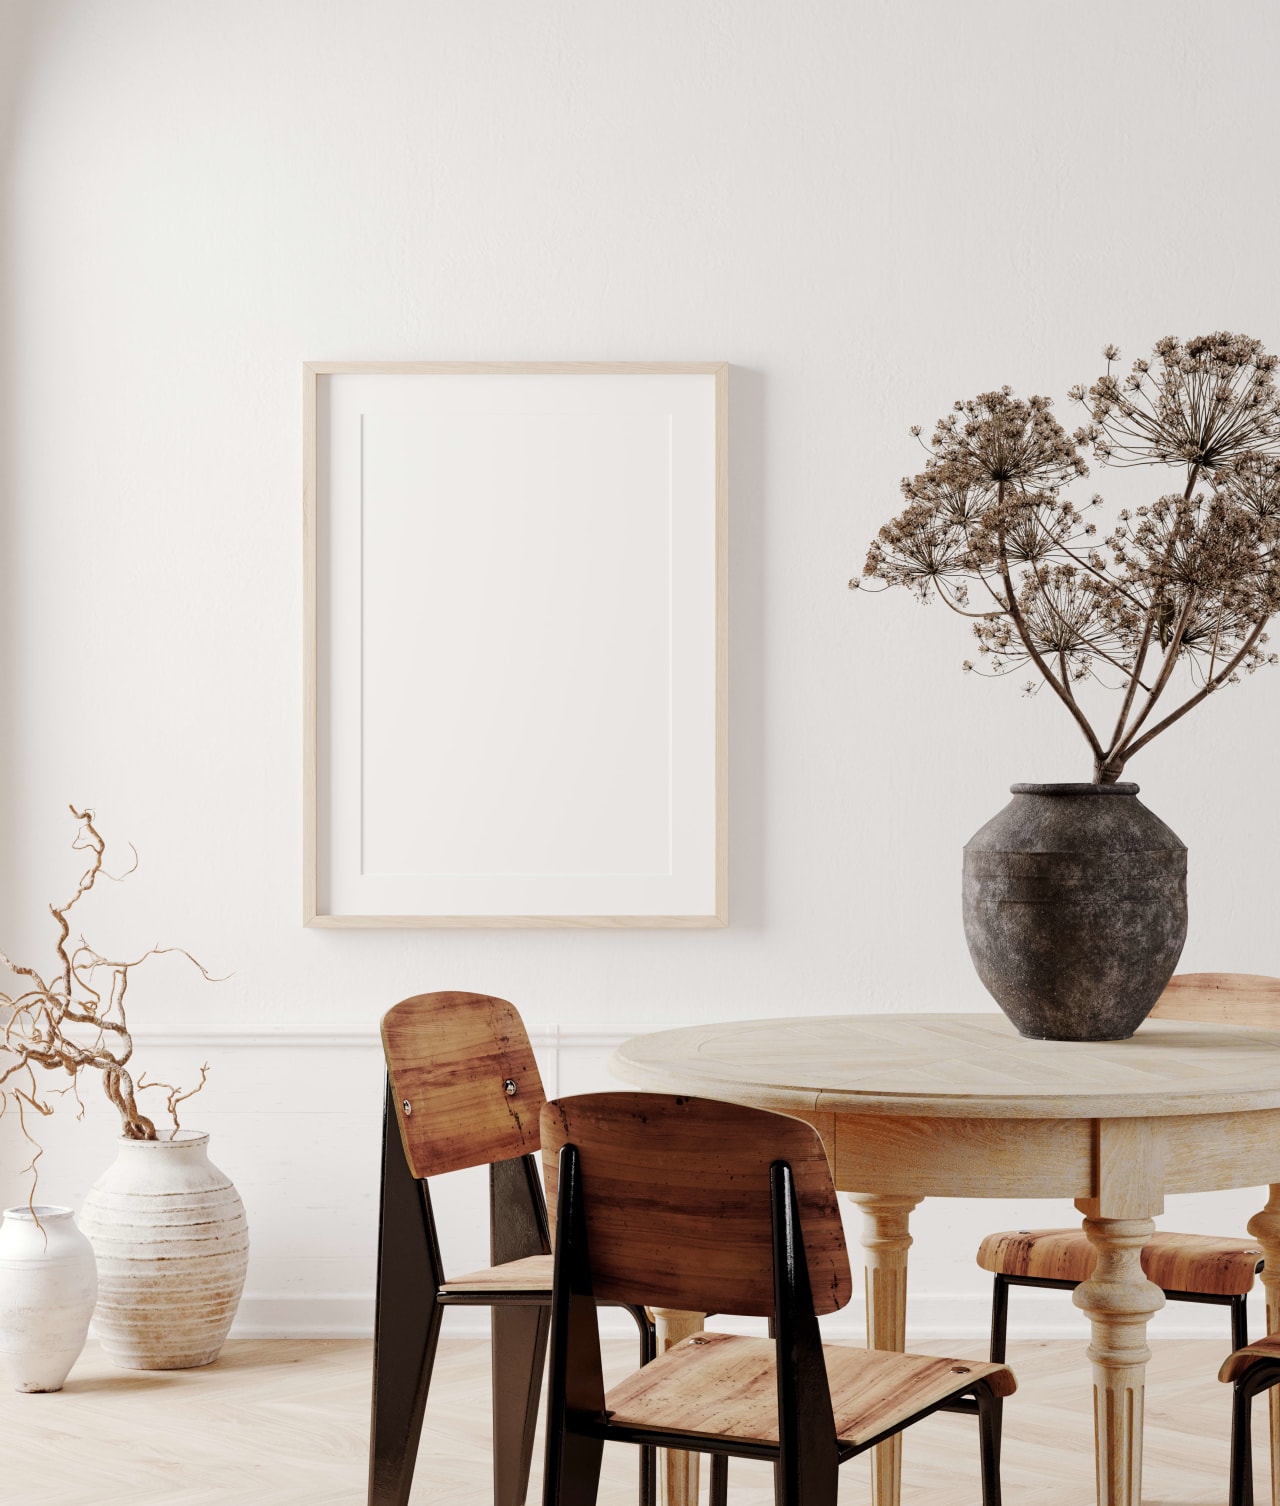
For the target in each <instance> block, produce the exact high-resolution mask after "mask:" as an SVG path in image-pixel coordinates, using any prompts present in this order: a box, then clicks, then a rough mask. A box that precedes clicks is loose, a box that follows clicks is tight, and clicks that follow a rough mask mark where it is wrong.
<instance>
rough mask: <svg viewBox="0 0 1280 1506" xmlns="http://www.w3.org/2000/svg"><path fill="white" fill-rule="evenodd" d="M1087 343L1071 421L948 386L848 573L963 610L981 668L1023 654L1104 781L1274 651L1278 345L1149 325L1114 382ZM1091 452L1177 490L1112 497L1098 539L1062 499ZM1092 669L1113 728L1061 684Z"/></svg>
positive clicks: (1035, 400)
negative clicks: (1144, 344) (1145, 342)
mask: <svg viewBox="0 0 1280 1506" xmlns="http://www.w3.org/2000/svg"><path fill="white" fill-rule="evenodd" d="M1104 355H1105V357H1106V361H1107V369H1106V371H1105V373H1104V374H1103V375H1102V376H1100V377H1099V378H1098V380H1097V381H1096V382H1094V383H1093V385H1092V386H1091V387H1088V388H1086V387H1084V386H1083V385H1081V386H1077V387H1074V388H1072V389H1071V391H1070V397H1071V398H1072V400H1073V401H1075V402H1077V403H1080V404H1082V405H1083V406H1084V407H1085V408H1086V410H1087V412H1088V421H1087V422H1086V423H1085V424H1083V425H1082V426H1081V427H1080V428H1077V429H1076V430H1075V432H1074V433H1072V434H1068V433H1067V432H1066V431H1065V430H1064V429H1063V428H1062V426H1061V425H1060V424H1059V423H1058V422H1057V420H1056V419H1055V418H1054V417H1053V415H1052V413H1051V412H1050V407H1051V401H1050V399H1049V398H1047V397H1032V398H1030V399H1029V400H1026V401H1024V400H1023V399H1021V398H1017V397H1014V396H1013V394H1012V392H1011V390H1010V389H1009V388H1008V387H1004V388H1002V389H1001V390H1000V391H998V392H985V393H982V394H981V395H980V396H978V397H976V398H972V399H970V400H968V401H964V402H957V403H956V404H955V405H954V410H953V411H952V412H951V413H949V414H948V415H947V416H946V417H945V418H943V419H941V420H939V422H938V424H937V427H936V428H935V430H934V433H933V437H932V440H931V441H930V445H929V447H928V449H929V459H928V461H927V463H926V465H925V468H924V470H923V471H922V472H921V473H920V474H919V475H916V476H912V477H908V478H907V479H905V480H904V481H903V483H902V492H903V495H904V496H905V497H906V499H907V504H908V505H907V507H906V508H905V509H904V511H903V512H902V513H901V514H900V515H899V516H898V517H896V518H895V519H894V520H893V521H892V522H891V523H887V524H886V525H885V526H884V527H883V528H882V529H881V530H880V533H879V536H878V537H877V539H876V540H875V542H874V543H873V544H872V545H871V548H870V551H869V553H868V555H867V560H866V564H865V566H864V567H863V572H862V575H861V576H860V577H855V578H854V579H853V580H851V581H850V582H849V585H850V587H851V588H858V587H860V586H861V587H864V588H865V587H866V586H867V585H868V584H869V583H873V582H874V583H878V584H879V585H880V586H881V587H888V586H905V587H906V588H907V589H908V590H910V591H911V592H912V593H913V594H914V595H915V596H916V597H917V598H918V599H919V600H920V601H922V602H929V601H932V600H933V599H935V598H936V599H937V600H939V601H941V602H942V603H943V604H944V605H945V606H947V607H948V608H950V610H951V611H953V612H956V613H958V614H959V615H960V616H963V617H967V618H970V619H971V620H972V622H973V631H974V634H975V636H976V637H977V640H978V653H979V660H980V663H981V664H982V665H983V667H984V668H985V669H986V671H987V672H988V673H991V674H995V675H1000V674H1006V673H1009V672H1011V671H1014V670H1018V669H1026V668H1028V667H1030V668H1032V669H1034V671H1035V673H1036V676H1038V678H1033V679H1032V680H1030V681H1028V682H1027V683H1026V684H1025V686H1024V690H1025V692H1026V693H1027V694H1034V693H1035V692H1036V691H1038V690H1039V689H1040V688H1041V686H1042V685H1048V686H1050V687H1051V689H1052V690H1053V692H1054V693H1055V694H1056V695H1057V696H1058V698H1059V699H1060V700H1061V701H1062V703H1063V704H1064V705H1065V707H1066V708H1067V710H1068V712H1070V714H1071V716H1072V717H1073V718H1074V720H1075V722H1076V724H1077V726H1078V727H1079V728H1080V730H1081V732H1082V733H1083V734H1084V736H1085V738H1086V739H1087V741H1088V743H1089V747H1090V750H1091V751H1092V753H1093V782H1094V783H1095V784H1111V783H1114V782H1115V781H1117V780H1118V779H1119V778H1120V775H1121V773H1122V772H1123V770H1124V768H1125V765H1126V764H1127V763H1128V762H1129V760H1130V759H1132V758H1133V756H1134V755H1135V754H1136V753H1138V752H1140V751H1141V750H1142V749H1143V748H1144V747H1146V745H1147V744H1148V743H1149V742H1151V740H1152V739H1153V738H1155V737H1158V736H1159V735H1160V733H1162V732H1164V731H1165V730H1166V729H1167V728H1169V727H1171V726H1172V725H1173V724H1174V723H1175V722H1177V721H1179V720H1180V719H1181V718H1182V717H1183V716H1185V715H1186V714H1187V712H1189V711H1190V710H1192V708H1193V707H1195V706H1197V705H1199V704H1200V702H1201V701H1203V700H1205V699H1206V697H1208V696H1209V695H1211V694H1212V693H1213V692H1214V691H1215V690H1218V689H1219V688H1221V687H1222V686H1223V685H1228V684H1235V683H1237V682H1238V681H1239V679H1240V677H1241V673H1242V672H1245V673H1252V672H1253V671H1254V670H1255V669H1257V668H1259V666H1261V665H1263V664H1275V663H1276V661H1277V656H1276V655H1275V654H1274V653H1267V652H1266V645H1267V635H1266V631H1265V629H1266V626H1267V623H1268V622H1269V621H1270V619H1271V618H1272V616H1273V615H1274V614H1275V613H1276V612H1277V610H1280V392H1277V389H1276V382H1275V371H1276V364H1277V360H1276V357H1275V356H1272V355H1268V354H1267V352H1266V351H1265V350H1264V349H1263V347H1262V345H1261V344H1260V343H1259V342H1258V341H1257V340H1254V339H1251V338H1249V337H1247V336H1245V335H1233V334H1225V333H1217V334H1212V335H1204V336H1200V337H1198V338H1196V339H1192V340H1187V341H1186V342H1185V343H1184V342H1183V341H1181V340H1178V339H1174V338H1172V337H1170V338H1168V339H1164V340H1161V341H1159V343H1158V344H1157V345H1156V347H1155V350H1154V352H1153V355H1152V357H1151V359H1150V360H1138V361H1135V362H1134V363H1133V367H1132V369H1131V371H1130V372H1129V373H1128V375H1127V376H1125V377H1123V378H1121V377H1120V376H1118V375H1115V374H1113V370H1112V368H1113V365H1114V363H1115V362H1116V361H1117V359H1118V357H1119V351H1118V350H1117V349H1116V348H1115V347H1114V346H1108V347H1107V348H1106V349H1105V351H1104ZM911 432H912V433H913V434H914V435H916V436H917V438H919V436H920V432H921V431H920V429H919V428H915V429H913V430H912V431H911ZM1089 450H1091V451H1092V454H1093V456H1094V457H1095V458H1096V459H1097V460H1098V461H1100V462H1101V463H1102V464H1104V465H1111V466H1147V465H1162V466H1170V467H1173V468H1174V469H1175V470H1176V471H1177V472H1178V473H1179V476H1178V480H1179V483H1180V486H1181V489H1180V490H1173V491H1169V492H1167V493H1164V494H1162V495H1160V496H1158V497H1156V498H1154V500H1152V501H1151V502H1149V503H1147V504H1146V505H1143V506H1140V507H1137V508H1136V509H1134V510H1133V511H1132V512H1131V511H1130V510H1128V509H1122V510H1121V511H1120V512H1119V513H1118V517H1117V522H1116V524H1115V526H1114V527H1113V528H1112V530H1111V531H1110V533H1109V534H1107V535H1106V537H1105V538H1104V539H1103V540H1102V544H1103V545H1105V549H1104V548H1103V547H1102V546H1101V545H1100V544H1099V543H1098V542H1096V541H1095V540H1096V538H1097V534H1098V529H1097V525H1096V524H1094V523H1092V522H1086V521H1085V519H1084V517H1083V515H1082V513H1081V512H1080V510H1079V509H1078V508H1077V506H1076V505H1075V504H1074V503H1073V502H1071V501H1070V500H1069V499H1068V498H1066V497H1065V496H1063V495H1062V492H1063V488H1064V487H1065V486H1066V485H1067V484H1068V483H1070V482H1073V481H1076V480H1078V479H1079V478H1081V477H1083V476H1085V475H1087V474H1088V467H1087V465H1086V463H1085V458H1084V457H1085V453H1086V452H1087V451H1089ZM1101 502H1102V499H1101V498H1100V497H1094V498H1093V499H1092V501H1091V503H1090V504H1089V505H1090V506H1091V507H1097V506H1100V505H1101ZM975 598H976V599H975ZM1179 666H1184V667H1185V668H1186V669H1187V670H1189V671H1190V675H1189V677H1184V679H1183V681H1182V688H1183V691H1184V694H1183V698H1182V699H1181V700H1180V701H1179V702H1178V703H1177V704H1176V705H1174V706H1173V708H1172V709H1171V710H1168V711H1166V713H1165V714H1164V715H1163V716H1161V717H1159V719H1153V713H1154V712H1155V708H1156V706H1157V704H1158V703H1159V702H1160V701H1161V698H1162V697H1163V696H1164V695H1165V693H1166V692H1167V691H1168V690H1169V687H1170V685H1171V683H1173V682H1174V680H1175V676H1174V671H1175V670H1176V669H1177V668H1178V667H1179ZM975 667H976V666H975V665H974V664H973V663H972V662H968V661H967V662H966V663H965V665H964V668H965V669H966V670H974V669H975ZM979 672H981V671H979ZM1089 680H1094V681H1098V682H1100V683H1102V684H1103V685H1106V686H1108V688H1111V689H1118V690H1120V691H1121V692H1122V701H1121V706H1120V713H1119V716H1118V717H1117V719H1116V722H1115V726H1114V729H1113V730H1112V732H1111V734H1110V736H1103V735H1101V734H1100V733H1099V731H1098V730H1096V729H1095V726H1094V723H1093V721H1091V720H1090V717H1089V716H1088V715H1087V714H1086V710H1085V708H1084V706H1082V704H1081V700H1080V697H1079V696H1078V695H1077V693H1076V687H1077V686H1079V685H1080V684H1081V682H1082V681H1089ZM1166 704H1168V703H1166ZM1103 725H1105V724H1103Z"/></svg>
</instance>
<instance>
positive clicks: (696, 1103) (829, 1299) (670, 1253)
mask: <svg viewBox="0 0 1280 1506" xmlns="http://www.w3.org/2000/svg"><path fill="white" fill-rule="evenodd" d="M567 1144H573V1145H576V1146H577V1148H578V1151H579V1154H580V1156H581V1163H582V1187H583V1204H584V1207H585V1209H586V1221H587V1245H588V1248H589V1249H590V1251H591V1268H592V1273H593V1280H594V1285H595V1295H596V1297H597V1299H603V1300H606V1301H622V1302H632V1303H643V1304H645V1305H647V1306H649V1307H654V1306H658V1307H668V1308H678V1309H681V1310H682V1311H697V1312H729V1313H739V1314H744V1315H751V1316H758V1317H767V1316H769V1315H770V1314H772V1312H773V1231H772V1223H771V1214H770V1199H769V1167H770V1164H771V1163H772V1162H774V1161H778V1160H782V1161H787V1162H788V1163H790V1166H791V1169H792V1172H793V1173H794V1176H795V1182H796V1189H797V1194H798V1197H799V1202H800V1219H801V1226H802V1228H803V1230H804V1239H805V1249H806V1254H807V1257H808V1264H809V1280H810V1283H811V1285H812V1287H813V1297H814V1308H815V1310H816V1311H817V1312H818V1313H829V1312H834V1311H835V1310H836V1309H837V1308H840V1307H843V1306H844V1305H845V1303H847V1302H848V1300H849V1297H850V1295H851V1291H852V1280H851V1277H850V1273H849V1255H848V1251H847V1249H846V1247H845V1241H844V1229H843V1226H842V1225H841V1222H840V1211H839V1209H838V1207H837V1206H836V1200H835V1191H834V1189H833V1187H832V1184H831V1171H830V1168H829V1166H828V1164H827V1156H826V1151H825V1150H824V1149H823V1145H822V1140H821V1139H820V1137H819V1136H818V1133H817V1131H816V1130H814V1129H813V1128H812V1127H811V1126H810V1125H807V1124H804V1123H802V1122H801V1121H800V1120H798V1119H789V1118H786V1117H785V1116H783V1115H779V1114H765V1113H761V1112H760V1111H759V1110H757V1109H750V1108H743V1107H741V1106H740V1105H737V1104H727V1103H713V1102H710V1101H708V1100H705V1099H696V1098H678V1097H673V1096H670V1095H668V1094H651V1093H590V1094H584V1095H583V1096H582V1097H578V1098H562V1099H560V1100H558V1101H557V1102H555V1103H549V1104H548V1105H547V1106H546V1108H545V1109H544V1110H543V1114H542V1154H543V1169H544V1173H545V1181H546V1187H547V1203H548V1205H549V1206H550V1207H552V1208H554V1207H555V1204H556V1195H557V1186H558V1181H559V1176H558V1165H557V1160H558V1157H559V1154H560V1148H561V1146H563V1145H567Z"/></svg>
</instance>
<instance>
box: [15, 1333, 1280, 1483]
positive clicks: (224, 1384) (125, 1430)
mask: <svg viewBox="0 0 1280 1506" xmlns="http://www.w3.org/2000/svg"><path fill="white" fill-rule="evenodd" d="M605 1347H606V1359H607V1364H608V1368H609V1372H610V1378H612V1377H616V1376H619V1375H621V1374H622V1373H624V1372H625V1370H626V1369H627V1368H628V1367H629V1365H630V1364H631V1362H632V1357H633V1352H634V1346H633V1345H632V1344H630V1343H626V1342H623V1341H620V1340H619V1341H612V1342H609V1343H607V1344H606V1346H605ZM916 1347H917V1348H918V1349H919V1350H920V1351H922V1352H926V1353H935V1354H942V1353H951V1352H953V1351H955V1350H956V1349H957V1348H959V1349H960V1351H961V1352H962V1353H963V1352H964V1346H957V1345H956V1343H955V1341H954V1340H952V1341H950V1342H949V1343H941V1344H930V1345H919V1346H916ZM1153 1352H1154V1358H1153V1360H1152V1363H1151V1367H1150V1370H1149V1377H1148V1388H1147V1438H1146V1470H1145V1486H1144V1491H1143V1497H1144V1501H1145V1503H1146V1506H1222V1503H1223V1502H1224V1501H1225V1500H1226V1482H1227V1449H1228V1438H1229V1391H1228V1388H1227V1387H1226V1386H1222V1385H1219V1383H1218V1382H1217V1381H1216V1380H1215V1379H1214V1376H1215V1373H1216V1370H1217V1366H1218V1364H1219V1363H1220V1361H1221V1359H1222V1350H1221V1346H1219V1345H1217V1344H1214V1343H1212V1342H1206V1341H1199V1340H1197V1341H1194V1342H1192V1341H1186V1342H1167V1343H1159V1342H1157V1343H1156V1344H1155V1345H1153ZM370 1353H371V1350H370V1345H369V1344H367V1343H365V1342H362V1341H356V1340H272V1341H255V1340H239V1341H233V1342H231V1343H230V1344H228V1345H227V1347H226V1349H225V1350H224V1353H223V1357H222V1358H221V1359H220V1360H219V1361H218V1363H217V1364H216V1365H214V1366H212V1367H210V1368H208V1369H205V1370H189V1371H172V1372H168V1373H163V1372H154V1373H138V1372H130V1371H124V1370H117V1369H115V1368H114V1367H113V1366H111V1365H110V1364H108V1363H107V1362H106V1360H104V1359H103V1357H102V1355H101V1354H100V1352H99V1351H98V1350H97V1349H96V1347H95V1346H93V1345H91V1346H90V1347H89V1349H88V1350H87V1351H86V1353H85V1355H84V1356H83V1357H82V1358H81V1360H80V1362H79V1364H78V1365H77V1366H76V1368H75V1370H74V1371H73V1372H72V1375H71V1379H70V1381H69V1382H68V1384H67V1387H66V1389H65V1390H64V1391H63V1392H61V1393H60V1394H58V1395H54V1396H25V1395H20V1394H18V1393H17V1392H12V1391H0V1437H2V1438H3V1440H4V1442H3V1449H2V1451H0V1500H3V1501H15V1502H16V1501H21V1500H38V1501H40V1503H41V1506H232V1503H236V1506H361V1503H363V1501H364V1499H365V1478H366V1448H367V1439H368V1423H369V1417H368V1413H369V1365H370ZM970 1354H971V1357H973V1358H979V1357H980V1355H979V1353H978V1351H977V1350H976V1349H971V1350H970ZM1010 1363H1011V1364H1012V1366H1013V1368H1014V1370H1015V1371H1016V1372H1017V1375H1018V1379H1019V1384H1020V1390H1019V1392H1018V1394H1017V1395H1016V1396H1014V1397H1012V1398H1011V1399H1010V1401H1009V1402H1008V1404H1007V1407H1006V1413H1005V1417H1006V1422H1005V1458H1004V1481H1005V1499H1006V1502H1007V1503H1009V1506H1085V1503H1087V1502H1089V1501H1091V1500H1092V1499H1093V1493H1094V1483H1093V1423H1092V1412H1091V1407H1092V1398H1091V1383H1090V1376H1089V1369H1088V1365H1087V1363H1086V1362H1085V1360H1084V1356H1083V1352H1082V1350H1081V1347H1080V1345H1079V1344H1077V1343H1073V1342H1068V1341H1054V1342H1051V1343H1040V1344H1020V1345H1013V1346H1011V1350H1010ZM1258 1421H1259V1427H1260V1430H1261V1425H1262V1415H1261V1409H1260V1411H1259V1419H1258ZM1263 1436H1264V1437H1265V1432H1263ZM488 1440H489V1351H488V1344H487V1343H486V1342H485V1341H483V1340H474V1339H466V1340H461V1339H446V1340H444V1341H443V1342H442V1343H441V1346H440V1357H439V1360H438V1363H437V1369H436V1377H435V1382H434V1384H433V1386H432V1400H431V1404H430V1406H429V1407H428V1416H427V1425H426V1427H425V1429H424V1432H423V1443H422V1451H421V1453H420V1456H419V1466H418V1473H417V1478H416V1480H415V1482H414V1493H413V1502H414V1506H428V1503H430V1506H483V1503H484V1502H486V1501H488V1500H489V1499H490V1485H489V1441H488ZM541 1462H542V1461H541V1442H540V1441H539V1447H538V1451H537V1453H536V1455H535V1460H534V1480H533V1483H532V1485H531V1488H530V1495H529V1499H530V1502H531V1503H533V1506H537V1501H538V1485H539V1481H540V1477H541ZM1256 1465H1257V1470H1256V1474H1257V1481H1258V1492H1259V1495H1258V1499H1259V1500H1260V1501H1265V1499H1266V1495H1265V1487H1264V1468H1263V1465H1264V1460H1263V1459H1262V1457H1261V1451H1260V1453H1259V1458H1258V1459H1257V1460H1256ZM705 1473H706V1472H705V1471H704V1472H703V1474H704V1477H705ZM635 1478H636V1476H635V1455H634V1452H633V1451H632V1450H629V1449H625V1448H622V1447H621V1446H617V1447H614V1446H611V1447H609V1448H608V1449H606V1451H605V1472H604V1480H603V1486H602V1490H601V1506H629V1503H632V1502H634V1500H635ZM729 1481H730V1496H731V1500H732V1506H769V1503H770V1502H771V1501H772V1483H771V1474H770V1471H769V1469H768V1467H767V1466H764V1465H758V1464H756V1465H753V1464H750V1463H747V1462H745V1461H738V1460H735V1461H734V1462H733V1464H732V1465H731V1467H730V1474H729ZM704 1489H705V1486H704ZM840 1500H841V1506H866V1503H867V1502H868V1500H869V1489H868V1466H867V1465H866V1464H865V1463H864V1462H863V1461H861V1460H853V1461H852V1462H851V1463H849V1464H847V1465H845V1467H844V1469H843V1470H842V1471H841V1485H840ZM977 1500H978V1452H977V1438H976V1427H975V1424H974V1423H973V1421H972V1420H971V1419H969V1418H965V1417H948V1416H939V1417H934V1418H930V1419H929V1420H928V1421H927V1422H925V1423H922V1424H920V1425H919V1426H918V1427H916V1428H915V1429H913V1430H912V1433H911V1434H910V1435H909V1437H908V1440H907V1448H906V1465H905V1479H904V1486H903V1503H904V1506H975V1503H976V1502H977Z"/></svg>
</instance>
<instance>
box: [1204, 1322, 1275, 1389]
mask: <svg viewBox="0 0 1280 1506" xmlns="http://www.w3.org/2000/svg"><path fill="white" fill-rule="evenodd" d="M1255 1360H1280V1333H1269V1334H1268V1335H1267V1336H1266V1338H1263V1339H1255V1340H1254V1341H1253V1343H1252V1344H1248V1345H1246V1346H1245V1348H1243V1349H1237V1350H1236V1352H1235V1353H1234V1354H1231V1355H1228V1356H1227V1358H1226V1359H1225V1360H1223V1362H1222V1369H1221V1370H1219V1371H1218V1379H1219V1380H1220V1381H1233V1380H1235V1379H1236V1377H1237V1376H1240V1375H1243V1374H1244V1372H1245V1371H1246V1370H1247V1369H1248V1367H1249V1366H1250V1365H1252V1364H1253V1363H1254V1361H1255Z"/></svg>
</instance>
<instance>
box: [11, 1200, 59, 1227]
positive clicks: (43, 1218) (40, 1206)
mask: <svg viewBox="0 0 1280 1506" xmlns="http://www.w3.org/2000/svg"><path fill="white" fill-rule="evenodd" d="M4 1217H5V1218H20V1219H25V1220H26V1221H27V1222H28V1223H45V1222H47V1221H49V1220H52V1219H55V1218H70V1217H71V1209H70V1208H64V1207H62V1206H61V1204H59V1203H36V1204H35V1205H34V1206H32V1205H31V1204H30V1203H21V1204H19V1205H18V1207H16V1208H6V1209H5V1210H4Z"/></svg>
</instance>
